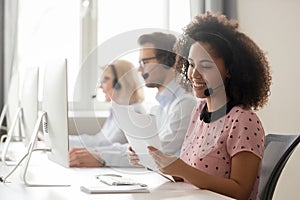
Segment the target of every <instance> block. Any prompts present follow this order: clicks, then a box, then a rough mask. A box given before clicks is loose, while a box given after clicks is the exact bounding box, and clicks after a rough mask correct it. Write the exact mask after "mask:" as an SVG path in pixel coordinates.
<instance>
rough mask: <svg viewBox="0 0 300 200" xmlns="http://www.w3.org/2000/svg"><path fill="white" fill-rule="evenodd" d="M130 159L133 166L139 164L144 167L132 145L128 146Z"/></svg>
mask: <svg viewBox="0 0 300 200" xmlns="http://www.w3.org/2000/svg"><path fill="white" fill-rule="evenodd" d="M127 158H128V160H129V163H130V164H131V165H133V166H139V167H143V165H141V164H139V161H140V160H139V157H138V155H137V154H136V153H135V151H134V150H133V149H132V147H131V146H129V147H128V157H127Z"/></svg>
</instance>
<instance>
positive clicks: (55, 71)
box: [42, 59, 69, 167]
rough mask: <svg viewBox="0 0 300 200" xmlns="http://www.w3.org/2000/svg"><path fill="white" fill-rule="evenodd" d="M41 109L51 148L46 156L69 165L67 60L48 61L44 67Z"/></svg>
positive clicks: (46, 139)
mask: <svg viewBox="0 0 300 200" xmlns="http://www.w3.org/2000/svg"><path fill="white" fill-rule="evenodd" d="M43 80H44V81H43V100H42V111H43V112H45V117H44V118H43V124H42V126H43V133H44V137H45V141H46V145H47V146H48V147H49V148H50V149H51V151H50V152H49V153H48V158H49V159H50V160H52V161H54V162H56V163H58V164H60V165H62V166H65V167H68V166H69V154H68V151H69V134H68V98H67V95H68V91H67V60H65V59H63V60H55V61H51V62H48V63H47V64H46V66H45V68H44V78H43Z"/></svg>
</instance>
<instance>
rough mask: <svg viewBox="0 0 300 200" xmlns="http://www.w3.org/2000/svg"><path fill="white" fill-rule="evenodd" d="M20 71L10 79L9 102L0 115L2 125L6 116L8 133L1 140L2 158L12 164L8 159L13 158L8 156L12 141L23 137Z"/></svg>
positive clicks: (4, 161)
mask: <svg viewBox="0 0 300 200" xmlns="http://www.w3.org/2000/svg"><path fill="white" fill-rule="evenodd" d="M19 76H20V75H19V71H18V70H17V71H15V72H14V73H13V75H12V77H11V80H10V86H9V90H8V95H7V102H6V104H5V106H4V107H3V110H2V113H1V116H0V125H2V124H3V121H4V118H6V122H7V127H6V129H7V134H6V135H3V136H2V137H1V142H4V141H5V143H4V145H3V147H2V149H1V150H2V152H1V160H2V162H3V163H4V164H5V165H10V164H9V163H7V162H6V161H10V160H11V158H9V157H8V156H7V152H8V148H9V144H10V142H11V141H12V140H13V138H17V139H18V140H20V139H21V133H20V129H19V122H20V116H21V112H22V109H21V107H20V105H19V101H20V99H19V82H20V80H19Z"/></svg>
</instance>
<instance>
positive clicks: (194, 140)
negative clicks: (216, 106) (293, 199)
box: [180, 101, 265, 200]
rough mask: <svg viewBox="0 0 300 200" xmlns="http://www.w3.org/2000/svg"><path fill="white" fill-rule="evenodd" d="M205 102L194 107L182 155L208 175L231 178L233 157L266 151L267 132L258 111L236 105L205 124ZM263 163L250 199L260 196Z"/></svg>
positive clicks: (257, 154)
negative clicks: (202, 112)
mask: <svg viewBox="0 0 300 200" xmlns="http://www.w3.org/2000/svg"><path fill="white" fill-rule="evenodd" d="M204 106H205V101H201V102H200V103H199V104H198V105H197V106H196V107H195V109H194V110H193V112H192V117H191V121H190V125H189V129H188V131H187V134H186V136H185V140H184V143H183V145H182V149H181V155H180V158H181V159H182V160H183V161H184V162H186V163H187V164H189V165H191V166H193V167H195V168H197V169H199V170H201V171H204V172H206V173H208V174H212V175H216V176H220V177H224V178H229V176H230V166H231V158H232V157H234V155H236V154H237V153H239V152H242V151H249V152H251V153H253V154H255V155H256V156H258V157H259V158H260V159H262V156H263V152H264V140H265V132H264V129H263V127H262V124H261V122H260V120H259V118H258V117H257V115H256V114H255V113H253V112H252V111H251V110H244V109H242V108H241V107H238V106H234V107H233V108H232V109H231V110H230V111H229V112H228V113H227V114H226V115H224V116H223V117H221V118H219V119H217V120H215V121H212V122H210V123H205V122H204V121H203V120H200V119H199V116H200V114H201V111H202V109H203V107H204ZM260 171H261V164H260V167H259V171H258V172H257V177H256V182H255V184H254V186H253V190H252V193H251V195H250V198H249V200H250V199H251V200H256V199H259V198H258V196H257V193H258V184H259V176H260Z"/></svg>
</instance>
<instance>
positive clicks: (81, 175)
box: [0, 152, 231, 200]
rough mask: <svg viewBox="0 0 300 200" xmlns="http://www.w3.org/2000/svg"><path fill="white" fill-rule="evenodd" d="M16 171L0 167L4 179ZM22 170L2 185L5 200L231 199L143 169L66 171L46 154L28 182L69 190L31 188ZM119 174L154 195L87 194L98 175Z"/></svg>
mask: <svg viewBox="0 0 300 200" xmlns="http://www.w3.org/2000/svg"><path fill="white" fill-rule="evenodd" d="M11 168H12V167H8V166H4V165H3V163H1V164H0V175H1V176H5V175H6V174H7V173H8V172H9V171H10V169H11ZM21 171H22V167H19V169H17V170H16V171H15V173H14V174H13V175H12V176H11V177H10V178H9V179H8V181H11V183H5V184H3V183H0V196H1V200H11V199H17V200H23V199H24V200H67V199H70V200H77V199H78V200H79V199H80V200H85V199H101V200H106V199H132V200H133V199H134V200H137V199H142V200H148V199H149V200H153V199H165V200H167V199H168V200H171V199H176V200H177V199H178V200H179V199H184V200H187V199H198V200H201V199H206V200H207V199H213V200H226V199H231V198H229V197H225V196H222V195H219V194H217V193H214V192H211V191H208V190H200V189H197V188H196V187H194V186H193V185H190V184H187V183H171V182H169V181H168V180H166V179H165V178H163V177H162V176H160V175H159V174H157V173H154V172H150V171H147V170H145V169H142V168H64V167H62V166H60V165H57V164H56V163H53V162H52V161H49V160H48V159H47V156H46V154H45V153H41V152H35V153H34V154H33V157H32V162H31V164H30V167H29V173H28V175H29V176H28V177H29V178H28V179H27V180H28V181H30V182H31V183H47V184H49V183H56V184H63V183H68V184H70V185H71V186H69V187H27V186H25V185H24V184H23V183H22V182H21V179H20V172H21ZM101 173H118V174H122V175H124V176H125V175H126V176H130V177H132V178H134V179H137V180H139V181H140V182H143V183H145V184H147V185H148V186H149V188H150V193H133V194H86V193H84V192H82V191H80V186H82V185H99V184H102V183H100V182H98V181H97V179H96V178H95V175H97V174H101Z"/></svg>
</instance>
